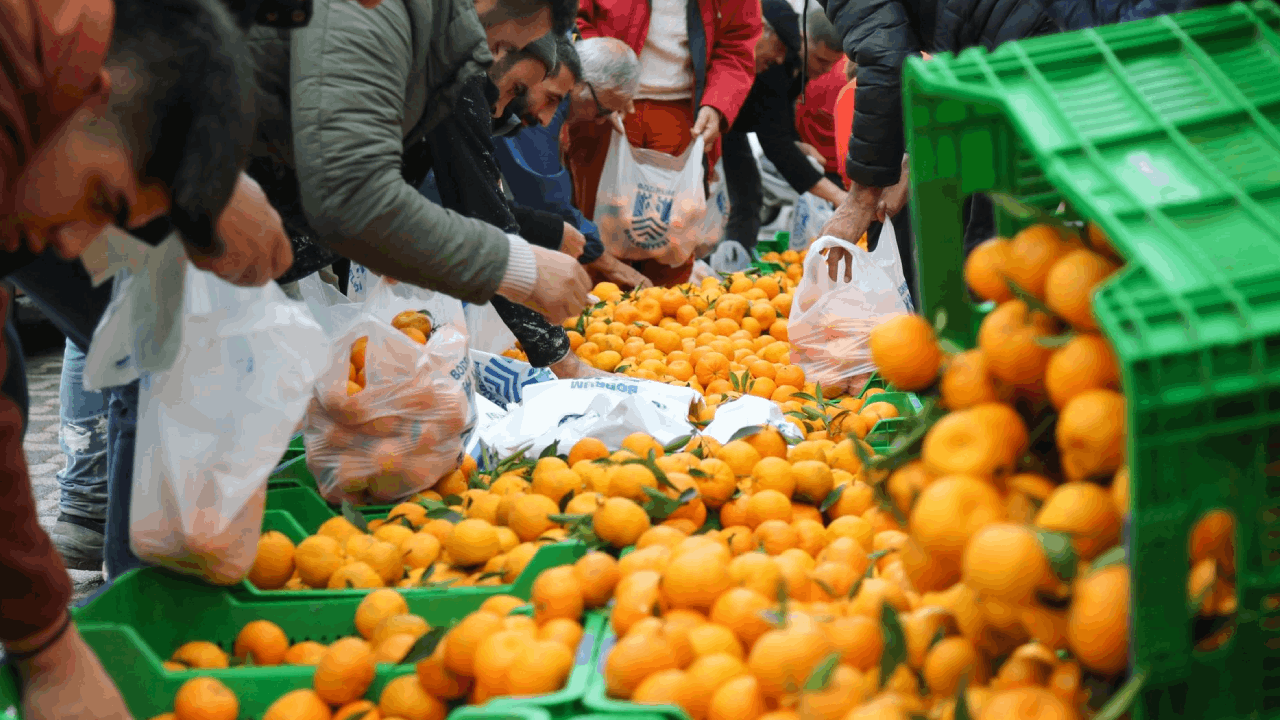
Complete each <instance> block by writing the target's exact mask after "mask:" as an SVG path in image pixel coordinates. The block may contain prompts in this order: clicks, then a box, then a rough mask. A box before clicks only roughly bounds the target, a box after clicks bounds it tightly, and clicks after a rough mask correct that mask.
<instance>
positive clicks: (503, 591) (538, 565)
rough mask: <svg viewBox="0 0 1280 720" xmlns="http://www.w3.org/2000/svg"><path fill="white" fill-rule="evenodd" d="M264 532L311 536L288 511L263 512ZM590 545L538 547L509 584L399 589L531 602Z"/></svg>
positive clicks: (304, 594)
mask: <svg viewBox="0 0 1280 720" xmlns="http://www.w3.org/2000/svg"><path fill="white" fill-rule="evenodd" d="M262 529H263V531H264V532H266V531H268V530H278V531H280V532H283V533H284V534H285V535H287V536H289V539H290V540H292V541H294V542H295V543H297V542H300V541H301V539H302V538H304V537H306V536H307V535H308V533H307V531H306V530H305V529H304V528H303V527H302V525H301V524H300V523H298V522H297V520H296V519H295V518H294V517H293V515H291V514H290V513H289V512H288V511H287V510H267V511H266V512H265V513H263V518H262ZM586 552H587V546H586V545H585V544H583V543H581V542H576V541H564V542H557V543H546V544H544V545H543V546H542V547H540V548H538V551H537V552H536V553H534V556H533V558H532V559H531V560H530V561H529V564H528V565H527V566H525V568H524V570H523V571H522V572H521V573H520V576H519V577H517V578H516V580H515V582H513V583H511V584H510V585H481V586H462V587H443V588H438V589H437V588H398V589H399V590H400V591H401V592H402V593H404V594H406V595H432V596H440V595H451V596H453V595H458V596H462V595H473V596H476V597H481V598H485V597H491V596H493V595H515V596H516V597H519V598H522V599H528V597H529V593H530V591H531V590H532V589H533V581H534V579H535V578H537V576H538V575H539V574H540V573H541V572H542V571H543V570H547V569H550V568H553V567H557V566H560V565H570V564H572V563H574V562H576V561H577V560H578V558H580V557H582V556H583V555H585V554H586ZM232 592H233V593H234V594H236V595H240V596H247V597H254V598H257V599H258V600H259V601H262V602H277V601H283V600H308V599H317V598H335V597H363V596H365V595H367V594H368V593H369V592H370V589H366V588H351V589H347V590H328V589H325V590H318V589H317V590H260V589H258V588H257V587H255V586H254V585H253V583H251V582H249V580H248V579H247V578H246V579H245V580H243V581H241V582H240V583H238V584H236V585H234V586H232Z"/></svg>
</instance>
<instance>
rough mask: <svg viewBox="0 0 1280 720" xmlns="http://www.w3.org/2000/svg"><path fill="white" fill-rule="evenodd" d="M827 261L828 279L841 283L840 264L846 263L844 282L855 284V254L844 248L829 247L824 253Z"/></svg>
mask: <svg viewBox="0 0 1280 720" xmlns="http://www.w3.org/2000/svg"><path fill="white" fill-rule="evenodd" d="M822 256H823V257H824V258H826V259H827V277H829V278H831V282H840V263H844V281H845V282H853V253H851V252H849V251H848V250H847V249H845V248H843V247H838V246H837V247H829V248H827V249H826V250H823V251H822Z"/></svg>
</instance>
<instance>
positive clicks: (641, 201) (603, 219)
mask: <svg viewBox="0 0 1280 720" xmlns="http://www.w3.org/2000/svg"><path fill="white" fill-rule="evenodd" d="M706 211H707V196H706V191H705V190H704V188H703V186H702V138H698V139H697V140H694V141H693V143H692V144H691V145H690V146H689V148H688V149H687V150H685V152H684V154H683V155H680V156H679V157H675V156H672V155H668V154H666V153H662V152H658V151H656V150H645V149H637V148H633V147H631V144H630V143H629V142H627V136H626V135H624V134H622V133H620V132H615V133H614V134H613V140H612V141H611V142H610V144H609V155H608V157H607V158H606V159H605V162H604V171H603V173H602V174H601V176H600V186H599V189H598V190H597V191H596V211H595V218H594V220H595V223H596V225H598V226H599V228H600V238H601V239H602V240H603V241H604V246H605V249H606V250H608V251H609V252H611V253H613V254H614V255H616V256H617V257H619V258H621V259H623V260H648V259H654V260H657V261H658V262H661V263H663V264H665V265H669V266H671V267H678V266H680V265H683V264H684V263H685V262H686V261H688V259H689V257H690V256H691V255H692V254H693V251H694V249H695V248H696V247H697V245H698V236H699V233H700V231H701V230H702V219H703V216H704V215H705V214H706Z"/></svg>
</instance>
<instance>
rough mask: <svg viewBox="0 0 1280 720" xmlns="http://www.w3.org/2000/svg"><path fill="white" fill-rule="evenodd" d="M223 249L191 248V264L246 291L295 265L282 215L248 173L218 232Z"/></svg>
mask: <svg viewBox="0 0 1280 720" xmlns="http://www.w3.org/2000/svg"><path fill="white" fill-rule="evenodd" d="M215 230H216V232H217V235H218V240H219V241H220V243H221V249H220V250H219V251H217V252H216V254H205V253H203V252H200V251H197V250H194V249H192V248H191V247H190V246H188V247H187V255H188V256H189V257H190V258H191V262H192V264H193V265H195V266H196V267H198V268H200V269H201V270H208V271H210V272H212V273H214V274H215V275H217V276H218V277H220V278H222V279H223V280H226V281H227V282H229V283H232V284H235V285H240V286H242V287H254V286H258V285H265V284H267V283H268V282H270V281H271V280H274V279H275V278H278V277H280V276H281V275H283V274H284V272H285V271H286V270H288V269H289V266H290V265H292V264H293V246H292V245H290V243H289V237H288V236H287V235H285V233H284V225H283V224H282V223H281V222H280V213H278V212H276V209H275V208H273V207H271V203H270V202H269V201H268V200H267V194H266V193H264V192H263V191H262V187H261V186H259V185H258V183H257V182H255V181H254V179H253V178H251V177H249V176H248V175H246V174H244V173H240V177H239V179H238V180H236V187H235V189H234V190H233V191H232V193H231V201H230V202H229V203H228V204H227V207H226V209H224V210H223V211H222V214H221V215H219V216H218V224H217V227H216V228H215Z"/></svg>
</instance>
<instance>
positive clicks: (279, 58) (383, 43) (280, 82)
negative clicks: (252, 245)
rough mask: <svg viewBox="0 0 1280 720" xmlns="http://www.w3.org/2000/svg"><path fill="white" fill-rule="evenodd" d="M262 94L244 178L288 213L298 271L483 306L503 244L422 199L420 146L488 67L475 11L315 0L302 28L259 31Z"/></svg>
mask: <svg viewBox="0 0 1280 720" xmlns="http://www.w3.org/2000/svg"><path fill="white" fill-rule="evenodd" d="M250 47H251V49H252V51H253V53H254V60H255V63H256V65H257V69H258V82H259V85H260V88H261V96H260V98H259V124H258V136H257V142H256V143H255V146H254V150H253V152H252V158H251V161H250V166H249V171H250V173H251V174H252V175H253V176H254V177H255V178H256V179H257V180H258V182H259V183H261V184H262V185H263V188H264V189H265V190H266V192H267V195H268V197H269V198H270V199H271V201H272V204H273V205H275V206H276V208H277V209H278V210H279V211H280V213H281V216H282V218H283V219H284V221H285V227H286V230H287V231H288V232H289V235H290V237H291V239H292V240H293V241H294V250H295V263H294V268H292V269H291V270H290V273H289V275H287V276H285V277H283V278H281V279H282V280H283V281H287V280H293V279H297V278H299V277H302V276H304V275H308V274H310V273H312V272H315V271H316V270H317V269H319V268H320V267H323V266H324V265H327V264H329V263H331V262H332V261H333V260H334V259H336V256H335V253H336V254H337V255H341V256H344V257H347V258H350V259H351V260H353V261H355V262H358V263H361V264H363V265H365V266H367V267H369V268H370V269H372V270H374V271H375V272H378V273H381V274H389V275H392V276H393V277H396V278H398V279H400V280H404V281H406V282H410V283H413V284H415V285H420V286H422V287H426V288H430V289H433V290H437V291H440V292H443V293H445V294H448V295H451V296H453V297H456V298H459V299H462V300H465V301H468V302H475V303H483V302H486V301H488V299H489V298H490V297H491V296H492V295H493V294H494V293H495V292H496V290H497V289H498V286H499V284H500V283H501V281H502V278H503V273H504V271H505V270H506V265H507V255H508V248H509V244H508V241H507V238H506V236H505V234H504V233H503V232H502V231H501V230H499V229H498V228H496V227H494V226H492V225H488V224H486V223H483V222H480V221H478V220H474V219H471V218H467V217H463V216H462V215H459V214H457V213H455V212H453V211H450V210H446V209H444V208H442V207H440V206H439V205H436V204H434V203H432V202H430V201H429V200H427V199H426V198H424V197H423V196H422V195H421V194H420V193H419V192H418V190H417V188H416V187H415V186H414V185H411V184H410V182H408V181H406V178H414V182H420V180H421V177H422V176H425V174H426V170H427V167H421V166H423V165H424V164H425V165H426V166H428V167H429V165H430V162H431V161H430V158H429V157H427V156H425V153H422V152H411V153H406V152H405V150H406V148H420V147H421V146H422V144H420V143H419V142H418V141H419V140H420V138H421V137H422V136H424V135H425V134H426V133H428V132H429V131H431V130H432V129H433V128H435V127H436V125H438V124H439V123H440V121H441V120H442V119H443V118H445V117H446V116H447V115H448V114H449V113H450V112H452V111H453V107H454V104H455V102H456V99H457V97H458V93H459V91H460V90H461V88H462V86H463V84H464V82H465V81H466V80H467V79H469V78H472V77H474V76H475V75H477V74H480V73H483V72H485V71H486V68H487V67H488V65H489V64H490V63H491V62H492V56H491V55H490V54H489V49H488V44H487V42H486V40H485V33H484V28H483V27H482V26H481V25H480V19H479V17H478V16H477V15H476V11H475V6H474V3H473V0H384V2H382V4H381V5H379V6H378V7H377V8H376V9H373V10H369V9H366V8H363V7H361V6H360V5H359V4H358V3H356V2H353V0H315V4H314V16H313V17H312V19H311V22H310V24H309V25H308V26H307V27H306V28H304V29H300V30H294V31H280V30H273V29H270V28H261V27H259V28H255V29H254V30H253V31H252V32H251V34H250Z"/></svg>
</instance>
